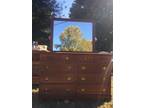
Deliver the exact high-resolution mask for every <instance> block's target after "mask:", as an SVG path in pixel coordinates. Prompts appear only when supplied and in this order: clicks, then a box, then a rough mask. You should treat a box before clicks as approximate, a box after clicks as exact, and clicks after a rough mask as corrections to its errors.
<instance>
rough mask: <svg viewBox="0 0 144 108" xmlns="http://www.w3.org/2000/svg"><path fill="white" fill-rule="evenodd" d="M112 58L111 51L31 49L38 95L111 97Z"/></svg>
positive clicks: (45, 96)
mask: <svg viewBox="0 0 144 108" xmlns="http://www.w3.org/2000/svg"><path fill="white" fill-rule="evenodd" d="M111 59H112V55H111V54H98V53H70V52H67V53H66V52H63V53H62V52H57V53H56V52H42V51H41V52H40V51H33V65H32V66H33V68H32V69H33V78H32V79H33V80H32V81H33V84H34V83H38V84H39V90H40V97H41V98H47V99H99V98H100V99H109V100H110V99H111V72H112V66H109V64H110V62H111ZM108 67H109V68H110V69H108Z"/></svg>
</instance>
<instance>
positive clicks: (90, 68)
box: [77, 63, 108, 74]
mask: <svg viewBox="0 0 144 108" xmlns="http://www.w3.org/2000/svg"><path fill="white" fill-rule="evenodd" d="M107 66H108V64H102V63H101V64H89V63H81V64H77V72H78V73H88V74H91V73H100V72H105V70H106V68H107Z"/></svg>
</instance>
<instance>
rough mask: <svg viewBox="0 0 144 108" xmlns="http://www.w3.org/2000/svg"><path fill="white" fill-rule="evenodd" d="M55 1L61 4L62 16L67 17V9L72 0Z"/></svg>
mask: <svg viewBox="0 0 144 108" xmlns="http://www.w3.org/2000/svg"><path fill="white" fill-rule="evenodd" d="M57 2H58V3H61V4H62V7H63V10H62V15H64V16H63V17H65V18H69V11H70V8H71V6H72V3H73V2H74V0H57ZM65 7H66V8H65Z"/></svg>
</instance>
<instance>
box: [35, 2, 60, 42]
mask: <svg viewBox="0 0 144 108" xmlns="http://www.w3.org/2000/svg"><path fill="white" fill-rule="evenodd" d="M58 14H60V6H59V4H58V3H57V2H56V0H32V40H35V41H40V42H42V43H44V44H48V43H49V42H48V35H49V34H50V24H51V16H52V15H53V16H56V15H58Z"/></svg>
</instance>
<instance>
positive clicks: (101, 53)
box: [32, 50, 113, 56]
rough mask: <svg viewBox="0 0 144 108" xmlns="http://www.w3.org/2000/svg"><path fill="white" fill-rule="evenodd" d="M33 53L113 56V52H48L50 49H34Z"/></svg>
mask: <svg viewBox="0 0 144 108" xmlns="http://www.w3.org/2000/svg"><path fill="white" fill-rule="evenodd" d="M32 52H33V53H41V54H64V55H65V54H70V55H105V56H112V55H113V54H112V53H109V52H98V53H97V52H48V51H36V50H33V51H32Z"/></svg>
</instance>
